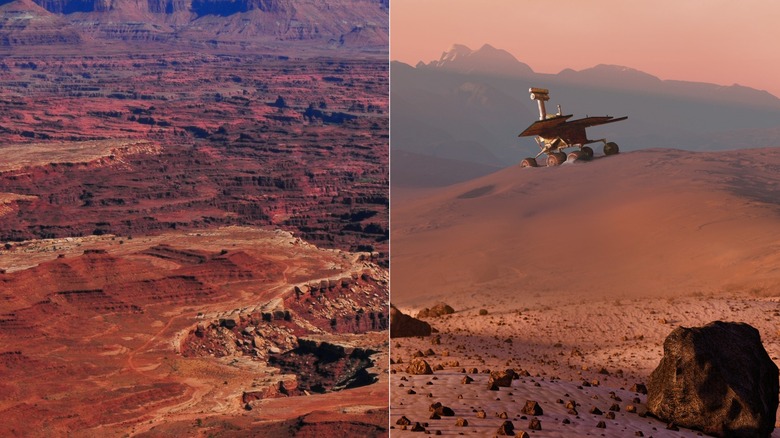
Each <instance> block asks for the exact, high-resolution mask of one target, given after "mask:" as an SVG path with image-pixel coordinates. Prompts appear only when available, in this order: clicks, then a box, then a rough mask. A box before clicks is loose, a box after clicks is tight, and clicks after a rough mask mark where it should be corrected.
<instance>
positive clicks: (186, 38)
mask: <svg viewBox="0 0 780 438" xmlns="http://www.w3.org/2000/svg"><path fill="white" fill-rule="evenodd" d="M2 1H4V3H3V2H0V8H3V9H4V11H3V13H2V14H0V47H2V46H6V47H9V46H10V47H16V46H30V45H38V46H41V47H46V46H51V45H53V44H56V45H74V44H84V43H85V41H89V40H95V41H106V40H109V41H110V40H122V41H156V42H165V43H175V44H177V45H182V44H190V45H191V44H193V43H194V44H196V45H198V46H202V45H203V44H206V45H209V46H213V45H215V44H223V45H224V44H227V45H228V46H233V45H235V44H237V43H241V44H247V43H250V44H256V43H258V42H260V40H264V41H266V42H268V41H277V42H278V41H307V42H313V43H316V44H320V45H326V46H331V47H339V46H341V47H350V48H363V47H371V48H373V49H372V50H375V49H378V48H382V50H386V45H387V41H388V37H387V35H388V3H387V1H386V0H348V1H335V0H235V1H234V0H146V1H135V0H12V1H8V0H2ZM20 5H21V7H20ZM9 7H10V8H11V9H13V10H22V12H23V16H18V14H17V15H15V16H13V17H10V18H9V17H8V16H7V15H8V13H7V11H5V9H8V8H9Z"/></svg>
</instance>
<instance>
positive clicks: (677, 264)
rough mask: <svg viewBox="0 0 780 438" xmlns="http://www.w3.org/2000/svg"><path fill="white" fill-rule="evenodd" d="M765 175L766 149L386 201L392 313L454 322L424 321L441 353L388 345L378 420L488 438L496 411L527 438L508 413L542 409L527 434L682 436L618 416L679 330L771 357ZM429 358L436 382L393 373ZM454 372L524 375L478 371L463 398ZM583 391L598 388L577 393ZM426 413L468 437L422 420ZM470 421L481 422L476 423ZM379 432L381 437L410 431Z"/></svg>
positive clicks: (585, 168) (775, 243)
mask: <svg viewBox="0 0 780 438" xmlns="http://www.w3.org/2000/svg"><path fill="white" fill-rule="evenodd" d="M778 170H780V150H775V149H757V150H750V151H739V152H736V151H735V152H718V153H694V152H684V151H678V150H671V149H656V150H644V151H638V152H631V153H624V154H620V155H617V156H614V157H609V158H598V159H595V160H593V161H592V162H588V163H567V164H565V165H563V166H561V167H558V168H536V169H521V168H519V167H517V166H515V167H511V168H507V169H504V170H502V171H500V172H497V173H494V174H491V175H487V176H484V177H482V178H479V179H476V180H472V181H469V182H466V183H462V184H458V185H454V186H450V187H446V188H442V189H438V190H427V191H425V192H419V193H415V192H414V191H412V190H404V191H398V192H394V193H393V206H392V225H391V227H392V235H391V247H392V260H391V266H392V269H391V301H392V302H393V303H394V304H396V305H397V306H398V307H399V308H400V309H401V310H402V311H405V312H407V313H412V314H416V312H417V311H418V310H419V309H421V308H422V307H426V306H430V305H431V304H433V303H434V302H436V301H445V302H447V303H448V304H450V305H451V306H453V307H454V308H455V309H456V313H454V314H452V315H448V316H445V317H441V318H430V319H428V322H430V323H431V324H432V326H433V327H434V328H436V329H438V330H439V331H440V344H435V345H432V343H431V341H430V340H429V339H416V338H410V339H399V340H393V342H392V346H393V348H392V349H391V356H392V357H393V358H394V359H395V360H399V359H400V361H401V362H402V363H401V364H396V365H393V369H394V370H395V374H393V375H392V377H391V393H392V395H391V398H392V400H391V409H392V410H391V416H390V417H391V421H392V422H393V423H395V421H396V420H397V419H398V418H399V417H400V416H401V415H406V416H407V417H408V418H409V419H410V420H412V421H413V423H412V424H414V422H416V421H420V422H428V423H429V426H428V430H431V431H435V430H441V431H442V433H443V434H445V435H452V434H459V433H461V432H462V433H465V434H468V435H484V436H493V435H494V434H495V433H496V430H497V428H498V427H499V425H500V424H501V422H503V421H504V420H503V419H500V418H498V417H496V416H494V413H500V412H502V411H506V412H507V414H508V418H509V420H512V421H513V423H514V425H515V428H516V429H517V430H527V431H528V432H531V431H530V430H528V428H527V426H528V422H529V419H523V418H522V415H523V414H522V413H521V412H520V410H521V409H522V407H523V405H524V403H525V401H526V400H527V399H531V400H536V401H538V402H539V403H540V405H541V406H542V407H543V409H544V410H545V414H544V415H543V416H540V417H539V419H540V420H541V421H542V424H543V430H542V431H541V432H537V434H538V435H539V436H574V435H588V434H590V435H602V436H615V437H617V436H633V435H634V433H635V432H636V431H642V432H643V433H644V436H656V437H659V436H695V435H696V432H692V431H685V430H683V431H680V432H677V431H670V430H666V425H665V424H664V423H662V422H660V421H658V420H654V419H652V418H650V417H641V416H639V415H637V414H636V413H628V412H626V405H627V404H629V403H630V404H634V405H635V406H636V407H637V412H640V413H641V412H643V411H644V410H645V409H646V408H645V405H644V403H645V401H646V398H645V396H644V395H641V394H635V393H633V392H631V391H629V389H630V387H631V386H632V385H633V384H634V383H646V382H647V378H648V376H649V374H650V372H651V371H652V370H653V369H654V368H655V367H656V366H657V364H658V361H659V360H660V358H661V356H662V354H663V351H662V348H661V346H662V343H663V340H664V338H665V337H666V336H667V335H668V334H669V333H670V332H671V331H672V330H673V329H674V328H676V327H678V326H699V325H704V324H706V323H708V322H710V321H713V320H718V319H720V320H732V321H743V322H747V323H749V324H751V325H753V326H754V327H756V328H757V329H758V330H759V331H760V333H761V336H762V341H763V343H764V346H765V348H766V349H767V351H768V352H769V354H770V357H772V358H773V360H775V361H777V360H778V356H780V336H779V335H780V332H779V331H778V330H777V319H778V318H779V317H780V269H778V268H779V267H780V251H778V248H780V209H779V208H778V200H780V197H778V196H777V195H778V187H780V186H779V185H778V182H780V176H778V175H780V173H778ZM481 309H485V310H486V311H487V315H480V314H479V311H480V310H481ZM428 348H432V349H433V350H434V351H435V352H436V354H435V355H433V356H430V357H429V358H428V360H429V361H430V362H431V365H434V364H441V365H443V369H441V370H439V371H435V373H434V375H433V376H410V375H408V374H407V373H406V371H405V370H406V366H407V364H408V363H409V361H410V360H411V357H412V355H413V353H414V352H415V351H417V350H422V351H425V350H426V349H428ZM455 362H457V366H453V365H452V364H453V363H455ZM464 367H465V368H466V369H468V368H471V367H477V368H478V369H479V370H480V372H481V371H482V370H484V369H485V368H488V369H491V370H503V369H505V368H507V367H512V368H514V369H515V370H519V369H523V370H527V371H529V373H530V377H527V378H525V379H521V380H519V381H514V382H513V384H512V387H511V388H501V389H500V390H499V391H498V392H493V391H488V390H487V389H486V379H487V377H486V376H485V375H484V374H481V373H479V374H474V373H470V372H469V373H468V374H469V375H470V376H471V377H474V378H475V379H476V381H475V382H474V383H472V385H462V384H461V383H460V380H461V379H462V376H463V374H462V373H461V369H462V368H464ZM433 377H435V379H434V378H433ZM404 378H405V379H406V380H403V379H404ZM594 379H595V380H598V383H599V385H598V386H592V387H587V386H584V385H582V383H583V382H592V381H593V380H594ZM401 385H403V386H401ZM409 389H412V390H413V391H414V392H416V394H409V393H408V390H409ZM610 392H615V393H616V394H617V396H619V397H620V398H622V400H623V401H622V402H620V403H619V404H620V407H621V411H619V412H616V413H615V415H616V417H615V419H612V420H610V419H606V417H603V416H593V415H591V414H589V413H588V410H589V408H590V406H591V405H594V406H597V407H599V408H600V409H601V410H602V411H604V412H607V411H606V410H605V408H608V407H610V405H611V403H612V402H613V399H611V398H610ZM429 393H430V394H432V396H428V394H429ZM458 396H462V398H458ZM567 397H568V398H567ZM635 397H638V398H639V400H638V402H637V401H635V400H634V398H635ZM569 398H572V399H575V400H576V401H577V402H578V403H581V404H582V407H581V408H578V411H579V415H578V416H577V415H570V414H567V412H566V409H563V407H562V406H561V405H560V404H559V403H557V400H558V399H563V400H568V399H569ZM436 401H439V402H441V403H443V404H444V405H447V406H450V407H452V408H453V410H454V411H455V415H456V417H463V418H465V419H467V420H468V421H469V424H470V425H471V426H470V427H466V428H463V427H457V426H455V418H443V419H441V420H430V419H428V412H427V407H428V405H430V404H431V403H433V402H436ZM480 409H482V410H484V411H486V412H487V417H486V418H484V419H481V418H477V417H476V416H475V415H476V414H475V412H476V411H478V410H480ZM564 420H566V422H564ZM598 421H606V429H600V428H597V427H596V425H597V423H598ZM395 427H396V429H394V431H393V435H394V436H395V435H396V434H397V435H398V436H405V435H406V434H407V433H411V432H405V431H402V430H401V429H400V426H395ZM773 436H778V437H780V429H778V430H776V431H775V433H774V434H773Z"/></svg>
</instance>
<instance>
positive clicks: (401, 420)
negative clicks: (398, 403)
mask: <svg viewBox="0 0 780 438" xmlns="http://www.w3.org/2000/svg"><path fill="white" fill-rule="evenodd" d="M395 424H397V425H399V426H408V425H410V424H412V422H411V421H410V420H409V419H408V418H406V416H402V417H401V418H399V419H398V421H396V422H395Z"/></svg>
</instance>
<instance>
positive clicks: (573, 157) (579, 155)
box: [566, 151, 588, 163]
mask: <svg viewBox="0 0 780 438" xmlns="http://www.w3.org/2000/svg"><path fill="white" fill-rule="evenodd" d="M587 157H588V156H587V154H585V153H584V152H582V151H574V152H569V155H568V156H567V157H566V159H567V160H568V161H571V162H572V163H573V162H575V161H577V160H585V159H586V158H587Z"/></svg>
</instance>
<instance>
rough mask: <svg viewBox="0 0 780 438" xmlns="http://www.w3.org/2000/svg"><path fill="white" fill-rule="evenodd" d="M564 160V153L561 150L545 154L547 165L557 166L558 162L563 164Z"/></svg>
mask: <svg viewBox="0 0 780 438" xmlns="http://www.w3.org/2000/svg"><path fill="white" fill-rule="evenodd" d="M564 161H566V154H564V153H563V152H553V153H552V154H550V155H548V156H547V166H548V167H552V166H558V165H560V164H563V162H564Z"/></svg>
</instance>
